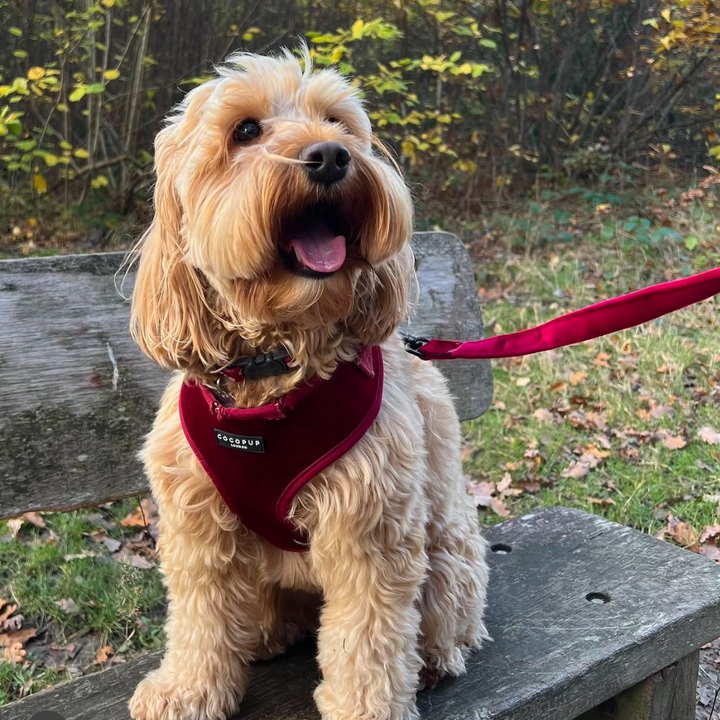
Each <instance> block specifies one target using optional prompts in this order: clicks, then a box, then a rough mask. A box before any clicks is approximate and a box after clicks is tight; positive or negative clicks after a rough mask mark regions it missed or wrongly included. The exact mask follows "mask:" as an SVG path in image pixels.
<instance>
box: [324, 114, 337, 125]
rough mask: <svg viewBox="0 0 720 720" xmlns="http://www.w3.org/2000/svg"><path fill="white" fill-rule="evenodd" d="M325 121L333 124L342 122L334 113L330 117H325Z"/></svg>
mask: <svg viewBox="0 0 720 720" xmlns="http://www.w3.org/2000/svg"><path fill="white" fill-rule="evenodd" d="M325 122H329V123H332V124H333V125H338V124H339V123H340V119H339V118H336V117H335V116H334V115H330V116H329V117H326V118H325Z"/></svg>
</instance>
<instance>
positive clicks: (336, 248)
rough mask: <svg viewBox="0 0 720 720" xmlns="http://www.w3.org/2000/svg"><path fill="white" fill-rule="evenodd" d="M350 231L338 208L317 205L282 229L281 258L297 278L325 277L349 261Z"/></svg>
mask: <svg viewBox="0 0 720 720" xmlns="http://www.w3.org/2000/svg"><path fill="white" fill-rule="evenodd" d="M349 239H350V228H349V226H348V222H347V220H346V219H345V217H344V215H343V213H342V212H341V211H340V209H339V208H337V207H335V206H332V205H326V204H317V205H310V206H307V207H305V208H304V209H303V210H301V211H300V212H298V213H297V214H296V215H293V216H291V217H289V218H288V219H287V220H286V221H285V222H284V223H283V224H282V227H281V230H280V241H279V246H280V257H281V258H282V261H283V263H284V264H285V267H287V268H288V270H290V271H291V272H294V273H296V274H297V275H303V276H305V277H314V278H323V277H328V276H330V275H332V274H333V273H336V272H337V271H338V270H339V269H340V268H341V267H342V266H343V264H344V263H345V260H346V258H347V251H348V244H349Z"/></svg>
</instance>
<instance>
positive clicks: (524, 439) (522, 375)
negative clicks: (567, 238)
mask: <svg viewBox="0 0 720 720" xmlns="http://www.w3.org/2000/svg"><path fill="white" fill-rule="evenodd" d="M643 200H644V201H645V202H648V201H650V202H652V199H651V198H650V199H649V198H648V197H647V196H645V197H644V198H643ZM711 210H712V208H710V209H708V208H707V207H705V206H703V207H692V208H689V209H687V210H683V211H682V212H678V213H675V215H674V217H673V221H674V222H673V228H671V229H669V230H671V232H668V233H664V234H661V235H662V237H661V238H660V239H659V241H658V242H650V243H645V242H638V239H637V238H636V237H633V235H632V234H631V233H630V232H628V231H627V230H625V228H626V227H628V226H632V227H636V226H638V225H637V223H636V222H635V221H633V222H632V223H628V221H627V216H625V217H623V214H622V213H618V214H617V215H614V216H611V217H607V216H604V215H603V216H601V217H598V216H596V215H595V214H594V213H593V212H592V211H588V209H587V208H586V209H585V211H584V215H583V208H582V206H581V207H573V208H571V214H573V216H574V217H580V218H582V222H584V223H585V227H584V230H583V233H582V237H581V238H578V240H579V241H576V239H575V238H574V239H573V242H572V243H555V244H548V243H546V242H542V238H538V237H532V236H527V235H526V234H525V235H524V236H523V238H522V239H523V244H524V246H525V247H527V248H530V249H529V250H528V251H524V252H522V253H512V252H508V246H512V244H513V240H514V237H513V225H512V219H508V218H506V217H504V218H501V219H500V220H501V222H500V225H501V227H502V230H501V232H502V236H503V240H504V243H503V244H502V246H497V245H495V244H494V240H495V238H496V235H497V233H496V232H495V231H494V229H493V228H492V227H491V228H490V230H489V232H488V234H487V235H486V237H485V238H484V239H483V240H481V241H480V242H478V243H476V244H475V246H474V247H473V248H471V249H473V250H474V254H475V259H476V267H477V275H478V284H479V286H480V287H483V288H484V289H485V291H486V292H485V293H484V296H485V303H484V316H485V319H486V321H490V322H492V323H493V327H492V332H493V334H495V333H499V332H511V331H514V330H519V329H522V328H525V327H528V326H531V325H535V324H537V323H540V322H543V321H545V320H549V319H551V318H552V317H555V316H557V315H560V314H562V313H563V312H567V311H569V310H571V309H576V308H579V307H582V306H584V305H587V304H589V303H592V302H595V301H598V300H601V299H604V298H606V297H611V296H613V295H617V294H620V293H623V292H627V291H629V290H633V289H638V288H640V287H643V286H645V285H648V284H651V283H653V282H659V281H662V280H663V279H666V278H670V277H673V278H674V277H679V276H681V275H686V274H690V273H694V272H699V271H701V270H703V269H707V268H709V267H714V266H717V265H720V245H719V244H718V242H717V234H718V233H717V228H716V219H715V217H714V214H713V212H711ZM515 227H516V228H517V229H518V230H519V231H520V232H522V233H525V232H526V228H527V225H526V224H525V223H517V224H516V226H515ZM638 227H641V226H638ZM659 227H665V226H664V225H659ZM652 232H654V229H653V228H652V226H651V228H650V231H649V232H648V233H647V234H648V235H652ZM688 238H695V239H696V240H697V245H695V241H694V240H691V241H690V242H689V243H688V242H687V239H688ZM688 245H689V246H691V247H693V250H692V251H690V250H688ZM717 310H718V308H717V303H716V302H715V301H708V302H706V303H703V304H701V305H699V306H695V307H693V308H689V309H686V310H683V311H681V312H678V313H675V314H674V315H671V316H667V317H665V318H662V319H660V320H658V321H656V322H654V323H650V324H648V325H645V326H643V327H640V328H636V329H634V330H629V331H625V332H623V333H619V334H617V335H614V336H612V337H606V338H602V339H599V340H596V341H594V342H590V343H586V344H583V345H579V346H575V347H571V348H564V349H561V350H558V351H554V352H551V353H545V354H541V355H536V356H529V357H526V358H513V359H509V360H501V361H497V362H495V364H494V379H495V395H494V400H495V404H494V406H493V408H492V409H491V410H490V411H489V412H488V413H486V414H485V415H484V416H483V417H482V418H480V419H479V420H476V421H473V422H471V423H468V424H467V426H466V439H467V442H468V444H469V445H470V447H471V452H470V453H469V457H468V460H467V462H466V471H467V473H468V475H469V476H470V477H471V478H472V479H473V480H475V481H484V482H499V481H500V480H501V479H502V478H503V477H504V475H505V473H506V472H509V475H510V478H511V480H512V485H511V487H516V488H518V489H523V488H524V487H527V486H528V485H530V487H531V490H533V492H528V491H527V489H525V490H524V491H523V492H522V494H519V495H517V496H513V495H511V494H509V495H508V496H507V497H506V498H505V505H506V506H507V508H508V510H509V511H510V512H511V513H513V514H518V513H522V512H525V511H527V510H530V509H533V508H536V507H540V506H546V505H569V506H573V507H579V508H582V509H585V510H589V511H592V512H597V513H602V514H604V515H606V516H607V517H609V518H610V519H612V520H615V521H617V522H621V523H623V524H626V525H631V526H633V527H636V528H638V529H641V530H644V531H645V532H649V533H656V532H657V531H658V530H660V529H661V528H662V527H663V526H665V525H666V520H667V516H668V514H669V513H672V514H673V515H674V516H675V517H677V518H679V519H681V520H682V521H684V522H686V523H689V524H691V525H692V526H693V527H694V528H696V529H697V530H698V531H699V530H701V529H702V528H704V527H705V526H707V525H711V524H713V523H717V522H718V515H719V508H718V503H719V502H720V499H719V498H718V497H717V495H718V493H719V492H720V480H719V479H718V478H719V476H720V447H716V446H713V445H709V444H708V443H707V442H704V441H703V440H701V439H700V438H699V437H698V435H697V433H698V431H699V429H700V428H702V427H706V426H707V427H711V428H713V429H715V428H720V344H719V343H718V340H719V339H720V333H719V329H720V325H719V322H718V312H717ZM588 416H589V417H590V418H591V421H590V422H588V420H587V417H588ZM596 416H599V417H600V418H601V423H600V425H601V427H600V428H599V427H598V425H597V424H596V423H593V422H592V419H594V418H595V417H596ZM663 431H666V432H667V433H670V434H671V435H676V434H677V435H680V436H682V437H683V438H684V440H685V441H686V445H685V446H684V447H682V448H681V449H669V448H668V447H666V445H665V443H664V442H663V435H662V432H663ZM658 433H660V435H658ZM588 448H591V453H592V452H594V450H593V448H596V449H598V450H599V451H600V453H601V454H602V455H603V456H605V457H602V458H599V459H600V462H599V464H598V466H597V467H595V468H594V469H591V470H590V471H589V472H587V473H586V474H585V475H584V476H582V477H572V476H568V474H570V475H571V473H568V471H569V469H571V468H572V467H573V463H577V461H578V459H579V456H580V455H582V452H583V451H585V450H587V449H588ZM466 454H467V453H466ZM536 486H539V487H536ZM480 512H481V521H482V522H485V523H487V524H492V523H494V522H497V521H499V520H501V519H502V518H500V517H498V516H497V515H495V514H494V513H492V511H491V510H481V511H480Z"/></svg>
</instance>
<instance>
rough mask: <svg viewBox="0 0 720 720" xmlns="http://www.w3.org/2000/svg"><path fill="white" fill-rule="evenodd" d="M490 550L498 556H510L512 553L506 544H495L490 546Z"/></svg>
mask: <svg viewBox="0 0 720 720" xmlns="http://www.w3.org/2000/svg"><path fill="white" fill-rule="evenodd" d="M490 550H492V551H493V552H494V553H495V554H496V555H509V554H510V553H511V552H512V548H511V547H510V546H509V545H506V544H505V543H495V545H491V546H490Z"/></svg>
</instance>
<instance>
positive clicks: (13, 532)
mask: <svg viewBox="0 0 720 720" xmlns="http://www.w3.org/2000/svg"><path fill="white" fill-rule="evenodd" d="M24 524H25V520H23V518H21V517H19V518H12V519H11V520H8V521H7V526H8V528H9V529H10V539H11V540H14V539H15V538H16V537H17V536H18V533H19V532H20V528H21V527H22V526H23V525H24Z"/></svg>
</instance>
